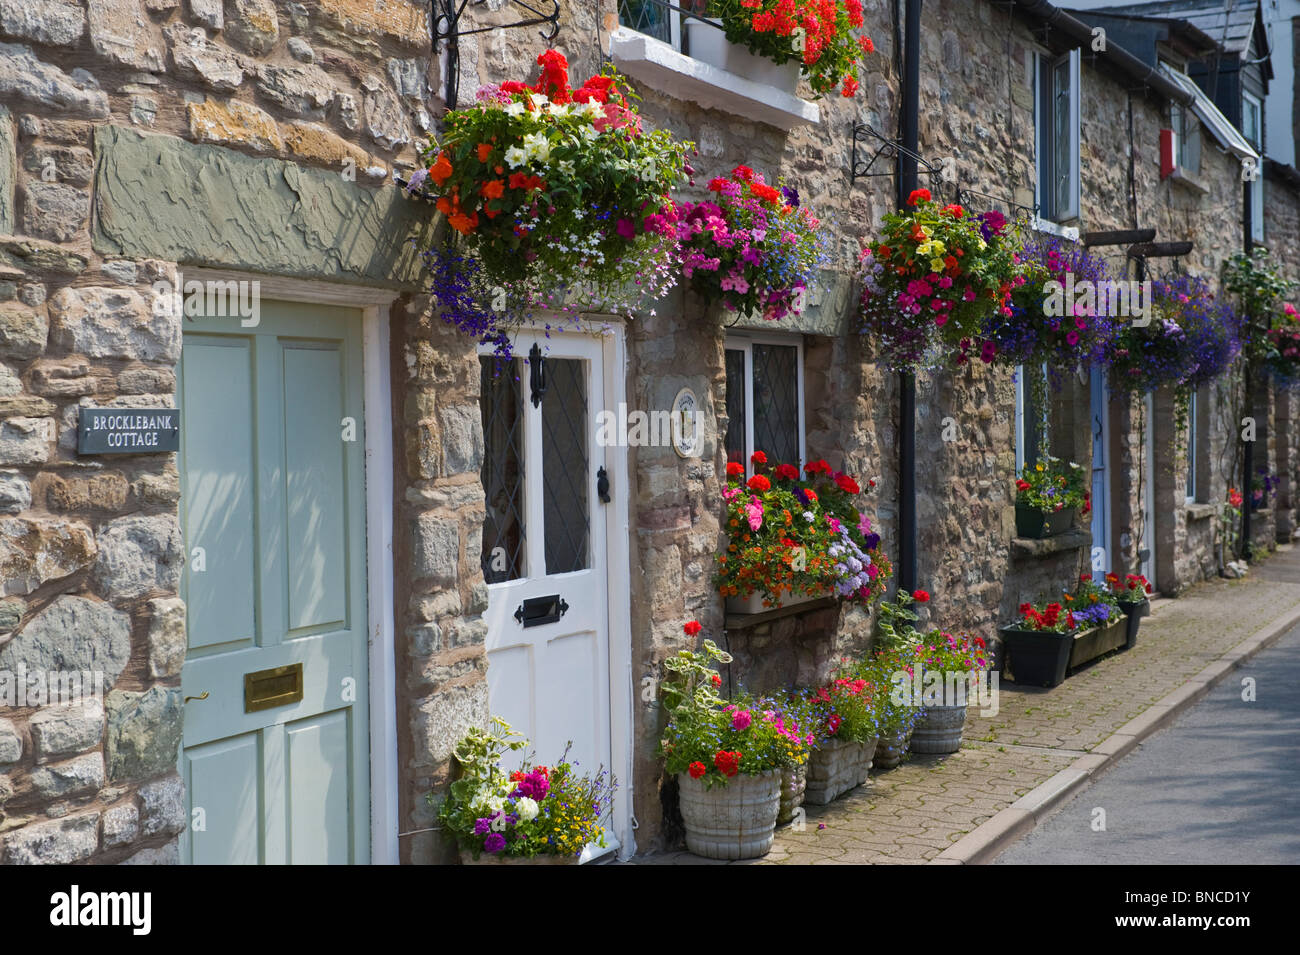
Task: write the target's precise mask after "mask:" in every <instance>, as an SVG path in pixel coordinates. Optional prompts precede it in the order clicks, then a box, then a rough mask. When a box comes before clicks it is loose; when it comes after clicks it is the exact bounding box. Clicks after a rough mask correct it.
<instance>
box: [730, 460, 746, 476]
mask: <svg viewBox="0 0 1300 955" xmlns="http://www.w3.org/2000/svg"><path fill="white" fill-rule="evenodd" d="M744 473H745V466H744V465H743V464H741V463H740V462H739V461H728V462H727V477H740V476H741V475H742V474H744Z"/></svg>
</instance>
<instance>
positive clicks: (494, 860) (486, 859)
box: [460, 849, 578, 865]
mask: <svg viewBox="0 0 1300 955" xmlns="http://www.w3.org/2000/svg"><path fill="white" fill-rule="evenodd" d="M460 864H461V865H577V864H578V856H554V855H540V856H528V857H525V856H507V855H501V854H500V853H498V854H497V855H490V854H489V853H486V852H480V853H479V856H478V858H477V859H475V858H474V854H473V853H472V852H470V851H469V850H468V849H461V850H460Z"/></svg>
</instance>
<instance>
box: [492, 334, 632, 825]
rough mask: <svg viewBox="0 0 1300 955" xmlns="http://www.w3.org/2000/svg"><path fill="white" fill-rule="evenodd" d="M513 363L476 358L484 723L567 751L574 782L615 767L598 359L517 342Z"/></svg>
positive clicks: (563, 345) (577, 348)
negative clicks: (576, 775)
mask: <svg viewBox="0 0 1300 955" xmlns="http://www.w3.org/2000/svg"><path fill="white" fill-rule="evenodd" d="M534 346H536V348H537V352H534V354H540V355H541V356H542V361H541V364H540V381H538V382H537V384H538V386H539V387H538V388H536V389H535V388H534V377H535V375H534V371H533V368H534V363H530V362H529V361H528V360H527V356H528V355H529V353H530V351H532V350H533V348H534ZM514 352H515V355H516V356H517V357H516V358H515V359H514V361H513V362H512V364H511V365H510V366H506V367H498V363H497V360H496V359H495V358H493V357H491V356H487V355H485V356H483V357H482V358H481V359H480V362H481V367H480V373H481V384H482V393H481V399H480V400H481V404H482V410H483V424H484V437H485V444H486V454H485V458H484V466H483V483H484V487H485V488H486V491H487V520H486V522H485V525H484V529H483V557H482V561H483V569H484V575H485V578H486V579H487V581H488V594H489V596H488V611H487V622H488V637H487V652H488V686H489V692H490V696H491V706H492V712H493V714H495V715H497V716H500V717H502V718H503V719H505V720H507V721H508V722H509V723H510V724H511V725H512V726H514V727H515V728H516V729H517V730H518V731H519V732H520V733H522V734H524V735H525V736H527V737H528V738H529V739H530V740H532V743H533V747H534V750H535V752H536V760H537V761H538V762H540V763H543V764H546V765H551V764H553V763H555V762H557V761H558V760H559V759H560V756H561V754H562V753H563V752H564V751H565V747H566V746H570V744H571V746H570V749H569V761H570V762H573V763H576V764H577V765H578V767H579V769H580V771H582V772H593V773H594V772H595V771H596V770H597V769H598V768H600V767H604V768H605V769H606V770H609V769H610V768H611V765H612V761H611V730H610V725H611V724H610V664H609V658H610V626H609V586H608V585H609V571H608V566H609V561H608V547H609V544H608V538H607V533H606V532H607V508H608V506H609V505H608V504H607V503H605V502H603V501H602V500H601V499H600V495H599V494H598V491H597V484H598V480H599V476H600V471H601V469H602V468H604V467H605V466H606V464H607V461H606V458H605V449H604V448H601V447H599V446H598V445H597V442H596V433H597V429H596V420H597V418H596V416H597V414H598V413H599V412H600V411H601V410H602V409H604V408H606V394H607V383H606V372H607V368H606V367H605V359H604V348H603V346H602V343H601V341H600V340H599V339H598V338H594V337H591V336H583V335H559V334H556V333H554V332H552V333H551V336H550V337H549V338H548V337H547V336H545V335H544V334H531V333H524V334H521V335H520V336H519V338H518V339H517V340H516V341H515V344H514ZM609 477H610V479H611V480H626V477H625V475H610V476H609ZM607 828H608V827H607Z"/></svg>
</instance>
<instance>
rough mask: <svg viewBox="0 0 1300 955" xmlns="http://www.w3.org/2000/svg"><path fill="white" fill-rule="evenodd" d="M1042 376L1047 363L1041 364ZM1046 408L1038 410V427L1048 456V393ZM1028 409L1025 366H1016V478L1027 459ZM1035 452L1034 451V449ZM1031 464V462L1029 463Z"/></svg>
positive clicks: (1049, 411)
mask: <svg viewBox="0 0 1300 955" xmlns="http://www.w3.org/2000/svg"><path fill="white" fill-rule="evenodd" d="M1043 374H1047V362H1043ZM1048 402H1049V404H1048V407H1046V408H1042V409H1040V411H1041V414H1042V417H1041V421H1040V424H1039V427H1040V428H1041V429H1042V432H1041V433H1042V434H1043V436H1044V437H1045V438H1046V442H1045V443H1046V444H1047V449H1048V454H1051V448H1052V431H1051V411H1052V409H1051V404H1050V402H1051V398H1050V391H1049V397H1048ZM1028 407H1029V395H1028V393H1027V392H1026V391H1025V366H1024V365H1016V476H1017V477H1019V476H1020V475H1021V474H1023V473H1024V470H1025V462H1026V460H1027V459H1028V455H1027V453H1026V452H1027V451H1028V448H1027V447H1026V445H1025V412H1026V411H1027V410H1028ZM1035 450H1036V449H1035ZM1031 463H1032V462H1031Z"/></svg>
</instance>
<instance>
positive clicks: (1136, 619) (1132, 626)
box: [1119, 597, 1151, 650]
mask: <svg viewBox="0 0 1300 955" xmlns="http://www.w3.org/2000/svg"><path fill="white" fill-rule="evenodd" d="M1119 609H1120V610H1123V611H1124V612H1125V613H1126V614H1128V632H1127V634H1126V639H1125V641H1124V649H1125V650H1132V649H1133V647H1135V646H1137V642H1138V626H1139V625H1140V624H1141V623H1142V618H1143V617H1145V616H1147V615H1148V614H1149V613H1151V601H1149V600H1147V599H1146V598H1145V597H1143V598H1142V599H1141V600H1121V601H1120V602H1119Z"/></svg>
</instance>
